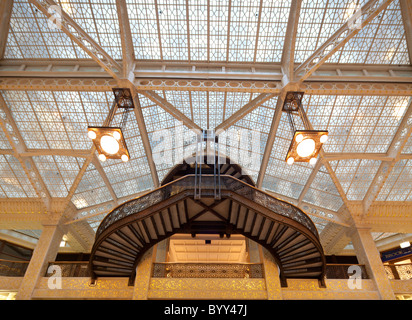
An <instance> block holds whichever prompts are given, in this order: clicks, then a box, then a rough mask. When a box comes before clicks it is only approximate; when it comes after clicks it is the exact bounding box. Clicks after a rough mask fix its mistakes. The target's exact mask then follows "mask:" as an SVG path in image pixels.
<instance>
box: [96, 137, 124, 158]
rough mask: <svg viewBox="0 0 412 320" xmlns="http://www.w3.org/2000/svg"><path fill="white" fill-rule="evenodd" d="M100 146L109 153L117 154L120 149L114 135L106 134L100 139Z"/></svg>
mask: <svg viewBox="0 0 412 320" xmlns="http://www.w3.org/2000/svg"><path fill="white" fill-rule="evenodd" d="M100 146H101V147H102V149H103V150H104V151H105V152H106V153H108V154H115V153H117V152H118V151H119V149H120V145H119V143H118V142H117V141H116V139H115V138H113V137H112V136H108V135H104V136H103V137H102V138H101V139H100Z"/></svg>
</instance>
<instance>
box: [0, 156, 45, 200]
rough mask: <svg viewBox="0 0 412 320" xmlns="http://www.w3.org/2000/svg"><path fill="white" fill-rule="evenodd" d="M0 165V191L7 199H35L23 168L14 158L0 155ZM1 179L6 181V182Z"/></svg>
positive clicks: (34, 193)
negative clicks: (0, 168)
mask: <svg viewBox="0 0 412 320" xmlns="http://www.w3.org/2000/svg"><path fill="white" fill-rule="evenodd" d="M0 165H2V167H3V169H4V171H2V173H1V175H0V179H1V183H0V190H1V191H2V193H3V194H4V195H5V196H6V197H7V198H36V197H37V194H36V192H35V190H34V188H33V186H32V185H31V183H30V180H29V178H28V177H27V175H26V173H25V171H24V169H23V167H22V166H21V164H20V163H19V161H18V160H17V159H16V158H15V157H13V156H11V155H0ZM3 179H7V181H4V180H3ZM13 186H14V187H13Z"/></svg>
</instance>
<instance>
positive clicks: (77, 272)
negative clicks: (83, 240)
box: [46, 261, 90, 277]
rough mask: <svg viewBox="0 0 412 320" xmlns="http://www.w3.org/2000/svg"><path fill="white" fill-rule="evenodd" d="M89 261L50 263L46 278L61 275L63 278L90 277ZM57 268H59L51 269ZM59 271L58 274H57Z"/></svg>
mask: <svg viewBox="0 0 412 320" xmlns="http://www.w3.org/2000/svg"><path fill="white" fill-rule="evenodd" d="M88 265H89V262H88V261H55V262H50V263H49V266H48V268H47V270H46V277H50V276H52V275H59V273H60V276H62V277H90V273H89V271H88V268H87V267H88ZM52 266H55V267H57V268H50V267H52ZM56 270H58V272H56Z"/></svg>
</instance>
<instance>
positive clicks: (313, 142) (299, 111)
mask: <svg viewBox="0 0 412 320" xmlns="http://www.w3.org/2000/svg"><path fill="white" fill-rule="evenodd" d="M302 98H303V92H297V91H291V92H288V93H287V94H286V98H285V101H284V103H283V109H282V110H283V111H285V112H286V113H287V114H288V119H289V123H290V126H291V129H292V133H293V139H292V142H291V144H290V147H289V151H288V153H287V155H286V159H285V161H286V163H287V164H289V165H292V164H293V163H294V162H309V163H310V164H312V165H314V164H315V163H316V161H317V156H318V154H319V151H320V149H321V147H322V145H323V144H324V143H325V142H326V141H327V140H328V131H326V130H308V129H307V128H309V124H308V123H307V118H306V114H304V112H305V111H304V110H303V107H302ZM294 116H299V117H300V118H301V119H302V121H303V125H304V127H305V128H304V129H302V130H298V129H296V125H295V121H294Z"/></svg>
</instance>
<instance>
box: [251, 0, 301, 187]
mask: <svg viewBox="0 0 412 320" xmlns="http://www.w3.org/2000/svg"><path fill="white" fill-rule="evenodd" d="M301 5H302V1H301V0H292V3H291V6H290V11H289V20H288V26H287V28H286V35H285V46H284V48H283V52H282V58H281V62H282V73H283V78H282V89H281V91H280V94H279V96H278V100H277V103H276V109H275V114H274V115H273V119H272V124H271V126H270V131H269V135H268V140H267V141H266V146H265V151H264V153H263V157H262V162H261V164H260V171H259V175H258V179H257V182H256V186H257V187H258V188H261V187H262V183H263V179H264V177H265V174H266V169H267V166H268V163H269V158H270V154H271V153H272V149H273V143H274V142H275V138H276V131H277V130H278V126H279V122H280V118H281V117H282V106H283V102H284V100H285V97H286V93H287V91H289V88H291V87H293V88H295V89H296V87H297V86H298V85H295V84H294V83H293V82H292V81H291V80H292V79H293V78H294V75H293V68H294V64H293V63H294V60H295V43H296V34H297V29H298V28H297V26H298V23H299V16H300V10H301Z"/></svg>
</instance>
